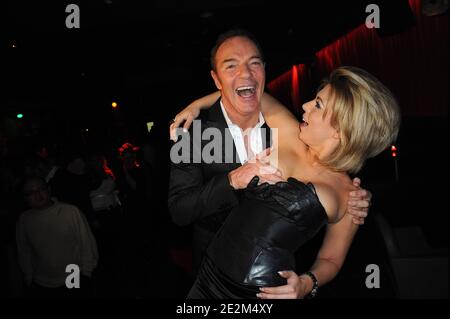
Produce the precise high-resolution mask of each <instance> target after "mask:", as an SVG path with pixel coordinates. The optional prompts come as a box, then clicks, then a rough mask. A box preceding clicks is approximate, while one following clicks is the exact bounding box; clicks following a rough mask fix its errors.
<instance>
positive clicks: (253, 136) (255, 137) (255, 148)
mask: <svg viewBox="0 0 450 319" xmlns="http://www.w3.org/2000/svg"><path fill="white" fill-rule="evenodd" d="M220 107H221V108H222V113H223V116H224V117H225V121H226V122H227V124H228V128H229V130H230V133H231V136H232V137H233V141H234V145H235V146H236V151H237V153H238V156H239V161H240V162H241V164H245V162H247V161H248V160H249V158H248V157H249V156H248V154H247V149H246V147H245V141H244V132H243V130H242V129H241V128H240V127H239V126H237V125H236V124H234V123H233V122H232V121H231V119H230V118H229V117H228V114H227V111H226V110H225V107H224V106H223V103H222V100H221V101H220ZM264 123H265V120H264V117H263V115H262V113H261V112H259V120H258V123H256V125H255V126H254V127H253V128H251V129H248V130H246V132H245V133H247V134H249V135H248V136H249V141H250V151H251V152H253V154H255V155H256V154H258V153H261V152H262V151H263V141H262V132H261V126H263V125H264Z"/></svg>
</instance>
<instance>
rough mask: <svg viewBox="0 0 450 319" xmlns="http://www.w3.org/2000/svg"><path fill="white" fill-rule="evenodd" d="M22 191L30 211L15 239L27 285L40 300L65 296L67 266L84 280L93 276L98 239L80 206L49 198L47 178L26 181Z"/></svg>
mask: <svg viewBox="0 0 450 319" xmlns="http://www.w3.org/2000/svg"><path fill="white" fill-rule="evenodd" d="M23 190H24V196H25V200H26V202H27V204H28V205H29V207H30V209H29V210H27V211H25V212H24V213H23V214H22V215H21V216H20V218H19V221H18V222H17V231H16V240H17V249H18V257H19V264H20V266H21V268H22V271H23V274H24V281H25V284H26V285H27V286H29V287H31V288H32V291H34V292H35V293H36V294H38V295H37V297H45V296H49V297H65V296H67V295H69V294H68V293H67V289H68V287H67V286H66V279H67V278H68V276H69V275H70V273H71V272H70V273H66V268H67V266H68V265H75V266H76V267H78V269H79V271H80V273H81V275H82V276H84V277H91V274H92V271H93V270H94V268H95V267H96V266H97V261H98V252H97V244H96V241H95V238H94V236H93V235H92V232H91V230H90V228H89V225H88V223H87V221H86V218H85V217H84V215H83V214H82V213H81V212H80V211H79V209H78V208H77V207H75V206H72V205H69V204H65V203H60V202H57V201H56V200H54V199H52V198H51V197H50V191H49V189H48V186H47V184H46V183H45V180H44V179H42V178H40V177H30V178H27V179H26V180H25V182H24V188H23ZM79 279H81V278H79ZM74 281H76V279H74ZM82 285H83V282H81V284H80V288H84V287H81V286H82ZM72 289H74V290H76V289H77V288H72ZM72 295H76V293H74V294H72Z"/></svg>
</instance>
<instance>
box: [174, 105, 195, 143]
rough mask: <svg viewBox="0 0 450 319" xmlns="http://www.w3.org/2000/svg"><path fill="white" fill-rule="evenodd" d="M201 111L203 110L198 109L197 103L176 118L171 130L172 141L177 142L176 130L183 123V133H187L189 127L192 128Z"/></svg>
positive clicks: (189, 106)
mask: <svg viewBox="0 0 450 319" xmlns="http://www.w3.org/2000/svg"><path fill="white" fill-rule="evenodd" d="M200 110H201V108H200V107H198V106H197V105H196V104H195V103H191V104H189V105H188V106H187V107H186V108H185V109H183V110H182V111H181V112H180V113H178V114H177V115H176V116H175V118H174V119H173V122H172V124H170V128H169V130H170V139H171V140H172V141H174V142H176V141H177V135H176V129H177V128H179V127H180V125H181V123H183V122H184V125H183V131H185V132H187V130H188V129H189V127H191V124H192V121H193V120H195V119H196V118H197V117H198V115H199V114H200Z"/></svg>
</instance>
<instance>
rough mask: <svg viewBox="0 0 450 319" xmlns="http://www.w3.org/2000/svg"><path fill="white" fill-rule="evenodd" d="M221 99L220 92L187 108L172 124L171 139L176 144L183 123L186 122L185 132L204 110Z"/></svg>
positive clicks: (200, 99) (205, 97) (198, 100)
mask: <svg viewBox="0 0 450 319" xmlns="http://www.w3.org/2000/svg"><path fill="white" fill-rule="evenodd" d="M219 97H220V92H219V91H217V92H214V93H211V94H209V95H206V96H204V97H201V98H199V99H197V100H195V101H194V102H192V103H191V104H189V105H188V106H187V107H185V108H184V109H183V110H182V111H181V112H179V113H178V114H177V115H176V116H175V118H174V119H173V120H172V123H171V124H170V139H171V140H172V141H174V142H176V141H177V135H176V129H177V128H179V127H180V125H181V123H183V122H184V125H183V130H184V131H187V130H188V129H189V127H191V124H192V121H193V120H195V119H196V118H197V117H198V116H199V114H200V111H201V110H203V109H208V108H210V107H211V106H212V105H213V104H214V103H215V102H216V101H217V99H218V98H219Z"/></svg>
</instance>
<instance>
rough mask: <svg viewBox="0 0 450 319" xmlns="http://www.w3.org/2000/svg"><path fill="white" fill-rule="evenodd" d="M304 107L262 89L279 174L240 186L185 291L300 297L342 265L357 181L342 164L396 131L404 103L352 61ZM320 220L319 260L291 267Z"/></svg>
mask: <svg viewBox="0 0 450 319" xmlns="http://www.w3.org/2000/svg"><path fill="white" fill-rule="evenodd" d="M217 98H218V95H217V94H212V95H210V96H207V97H205V98H203V99H200V100H198V101H197V102H196V103H194V104H191V105H190V107H188V108H187V109H185V110H184V111H183V112H181V113H180V114H178V115H177V118H184V119H193V118H195V117H196V116H198V113H199V109H200V106H201V107H206V105H211V104H213V102H214V101H215V100H216V99H217ZM303 110H304V111H305V113H304V115H303V119H302V121H301V122H300V123H299V122H298V121H297V120H296V118H295V117H294V116H293V115H292V114H291V113H290V112H289V111H288V110H287V109H286V108H285V107H283V106H282V105H281V104H279V102H278V101H276V100H275V99H273V98H271V97H270V96H268V95H264V97H263V101H262V112H263V114H264V118H265V121H266V122H267V124H268V126H269V127H271V128H277V129H278V144H277V145H275V147H276V148H277V151H278V162H277V168H278V169H279V170H280V171H281V173H282V177H280V178H279V181H278V182H276V183H275V184H268V183H262V184H261V183H260V184H259V185H258V178H257V177H255V178H254V179H253V180H252V182H251V183H250V184H249V185H248V187H247V188H246V189H245V190H244V198H243V199H242V200H241V201H240V203H239V205H238V206H237V207H236V208H234V209H233V210H232V212H231V213H230V215H229V216H228V217H227V219H226V221H225V223H224V225H223V226H222V228H221V229H220V230H219V231H218V233H217V234H216V236H215V237H214V239H213V241H212V242H211V244H210V245H209V247H208V249H207V254H206V257H205V258H204V261H203V263H202V266H201V269H200V271H199V274H198V277H197V279H196V281H195V283H194V285H193V287H192V289H191V291H190V293H189V296H188V297H189V298H255V297H258V298H304V297H305V296H307V295H310V296H311V295H312V296H313V295H315V293H316V292H317V290H318V287H319V286H320V285H324V284H326V283H327V282H329V281H330V280H332V279H333V278H334V277H335V276H336V275H337V274H338V272H339V270H340V269H341V267H342V265H343V263H344V260H345V258H346V255H347V252H348V249H349V247H350V245H351V243H352V240H353V237H354V235H355V233H356V231H357V228H358V226H357V225H355V224H354V223H353V222H352V216H351V215H350V214H347V210H348V209H347V204H348V195H349V192H350V191H352V190H355V189H356V188H355V186H354V185H353V184H352V181H351V179H350V178H349V176H348V173H356V172H358V171H359V170H360V169H361V167H362V166H363V163H364V161H365V160H366V159H367V158H370V157H373V156H375V155H377V154H379V153H380V152H381V151H383V150H384V149H385V148H386V147H387V146H388V145H389V144H390V143H391V142H393V141H394V140H395V139H396V136H397V133H398V129H399V124H400V111H399V108H398V105H397V103H396V101H395V99H394V97H393V96H392V94H391V93H390V92H389V90H388V89H387V88H386V87H385V86H384V85H383V84H381V83H380V82H379V81H378V80H377V79H376V78H374V77H373V76H372V75H370V74H369V73H367V72H366V71H364V70H361V69H359V68H355V67H340V68H338V69H336V70H335V71H333V72H332V73H331V75H330V76H329V78H328V79H327V80H325V81H324V83H323V85H322V86H321V88H320V89H319V91H318V93H317V96H316V98H315V99H314V100H312V101H310V102H307V103H305V104H304V105H303ZM188 124H189V123H188ZM177 125H178V123H177ZM185 127H186V126H185ZM172 128H173V127H172ZM262 160H263V161H269V162H270V161H271V157H270V155H269V156H267V157H266V158H263V159H262ZM323 226H326V228H327V229H326V234H325V238H324V241H323V244H322V247H321V249H320V251H319V253H318V255H317V258H316V261H315V263H314V264H313V266H312V267H311V269H310V271H308V272H307V273H305V274H302V275H300V276H297V275H296V274H295V272H294V270H295V264H294V252H295V250H296V249H298V248H299V247H300V246H301V245H303V244H304V243H305V242H306V241H308V240H309V239H311V238H312V237H313V236H314V235H315V234H316V233H317V232H318V231H319V230H320V229H321V228H322V227H323ZM280 270H283V271H280Z"/></svg>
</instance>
